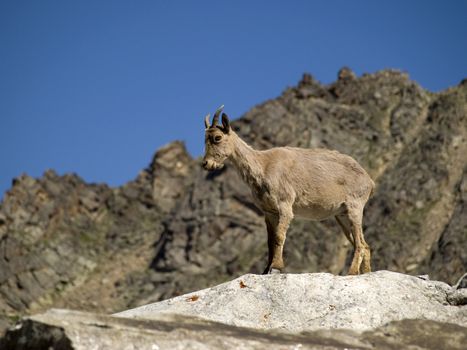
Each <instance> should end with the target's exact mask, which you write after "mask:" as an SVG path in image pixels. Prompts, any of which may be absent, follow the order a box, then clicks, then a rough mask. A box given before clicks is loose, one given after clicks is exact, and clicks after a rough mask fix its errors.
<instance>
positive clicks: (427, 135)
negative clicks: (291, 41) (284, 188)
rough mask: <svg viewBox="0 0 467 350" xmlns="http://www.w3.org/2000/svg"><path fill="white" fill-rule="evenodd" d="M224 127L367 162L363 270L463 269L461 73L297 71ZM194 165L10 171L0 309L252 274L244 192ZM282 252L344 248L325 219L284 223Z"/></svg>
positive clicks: (254, 229) (322, 261)
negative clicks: (369, 193)
mask: <svg viewBox="0 0 467 350" xmlns="http://www.w3.org/2000/svg"><path fill="white" fill-rule="evenodd" d="M201 125H202V118H201V119H200V127H201ZM233 127H234V129H235V130H236V131H237V132H238V133H239V134H240V136H242V137H243V138H244V139H245V140H246V141H247V142H249V143H251V144H252V145H253V146H254V147H256V148H258V149H265V148H269V147H273V146H284V145H291V146H299V147H326V148H332V149H337V150H339V151H341V152H343V153H347V154H349V155H351V156H353V157H354V158H355V159H357V160H358V161H359V162H360V163H361V164H362V165H363V166H364V167H365V168H366V169H367V170H368V172H369V173H370V175H371V176H372V177H373V179H374V180H375V182H376V184H377V190H376V193H375V195H374V197H373V198H372V199H371V200H370V202H369V203H368V205H367V208H366V212H365V217H364V225H365V227H364V230H365V235H366V238H367V241H368V243H369V244H370V246H371V248H372V253H373V269H374V270H378V269H389V270H395V271H400V272H408V273H411V274H429V275H430V277H432V278H434V279H438V280H443V281H446V282H448V283H450V284H453V283H455V282H456V280H457V279H458V278H459V277H460V276H461V275H462V274H463V273H464V272H465V271H466V270H467V250H466V249H465V247H466V246H467V211H466V210H467V209H466V200H467V197H466V193H467V191H466V188H467V85H466V84H461V85H459V86H457V87H454V88H451V89H448V90H446V91H444V92H441V93H439V94H433V93H430V92H427V91H425V90H423V89H422V88H421V87H419V86H418V85H417V84H416V83H414V82H412V81H410V80H409V79H408V77H407V75H405V74H402V73H400V72H397V71H391V70H387V71H381V72H377V73H375V74H370V75H364V76H362V77H358V78H357V77H356V76H355V74H354V73H353V72H352V71H351V70H349V69H348V68H346V69H343V70H341V71H340V72H339V76H338V80H337V81H336V82H335V83H333V84H331V85H328V86H325V85H322V84H320V83H319V82H317V81H316V80H315V79H314V78H313V77H312V76H311V75H304V77H303V79H302V80H301V81H300V82H299V84H298V85H297V86H296V87H293V88H289V89H287V90H286V91H285V92H284V93H283V94H282V95H281V96H280V97H278V98H276V99H274V100H270V101H267V102H265V103H263V104H261V105H258V106H256V107H254V108H253V109H252V110H251V111H250V112H248V113H247V114H246V115H245V116H243V117H242V118H241V119H239V120H237V121H235V122H234V123H233ZM198 163H199V162H198V161H195V160H192V159H191V158H190V156H189V155H188V154H187V152H186V150H185V148H184V146H183V145H182V144H181V143H180V142H175V143H172V144H170V145H168V146H166V147H164V148H162V149H161V150H159V151H158V152H157V153H156V155H155V157H154V159H153V161H152V162H151V165H150V166H149V168H148V169H145V170H143V171H142V172H141V173H140V174H139V175H138V177H137V178H136V179H135V180H134V181H131V182H129V183H128V184H126V185H124V186H122V187H120V188H109V187H108V186H106V185H102V184H86V183H84V182H83V181H82V180H81V179H80V178H79V177H77V176H76V175H65V176H58V175H56V174H55V173H53V172H52V171H49V172H47V173H46V174H44V176H43V177H42V178H40V179H33V178H30V177H28V176H26V175H24V176H21V177H19V178H18V179H16V180H15V182H14V185H13V187H12V189H11V190H10V191H9V192H8V193H7V194H6V195H5V197H4V200H3V202H2V203H1V204H0V314H2V315H3V319H4V320H8V319H9V318H11V317H14V316H15V315H17V314H18V313H24V312H31V311H36V310H37V311H38V310H42V309H43V308H45V307H49V306H51V305H55V306H60V307H74V308H80V309H87V310H93V311H96V310H98V311H106V312H111V311H118V310H121V309H125V308H128V307H130V306H134V305H137V304H141V303H146V302H150V301H157V300H160V299H163V298H168V297H171V296H174V295H177V294H181V293H184V292H187V291H191V290H197V289H201V288H205V287H208V286H211V285H213V284H216V283H220V282H223V281H226V280H228V279H231V278H232V277H233V276H238V275H240V274H243V273H247V272H255V273H256V272H260V271H262V269H264V264H265V262H266V233H265V227H264V223H263V218H262V215H261V213H260V212H258V210H257V209H256V208H255V207H254V205H253V202H252V199H251V195H250V193H249V189H248V188H247V187H246V185H244V184H243V183H242V182H241V180H240V178H239V177H238V176H237V174H236V172H235V171H234V169H233V168H232V167H231V166H229V165H227V166H226V168H225V169H223V170H222V171H218V172H215V173H206V172H205V171H204V170H202V169H201V168H200V166H199V164H198ZM285 250H286V252H285V255H286V256H285V260H286V270H287V272H321V271H322V272H332V273H335V274H338V273H343V272H344V271H345V266H346V263H347V264H348V260H349V256H350V254H351V247H349V245H348V244H347V243H346V240H345V237H344V235H343V234H341V232H340V230H339V228H338V226H337V225H336V224H335V222H334V221H323V222H306V221H298V220H296V221H294V223H293V225H292V226H291V228H290V230H289V233H288V238H287V242H286V245H285ZM1 318H2V317H0V319H1Z"/></svg>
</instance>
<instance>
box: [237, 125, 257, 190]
mask: <svg viewBox="0 0 467 350" xmlns="http://www.w3.org/2000/svg"><path fill="white" fill-rule="evenodd" d="M231 137H232V142H233V147H234V150H233V153H232V155H231V156H230V160H231V161H232V163H233V164H234V166H235V168H236V169H237V171H238V173H239V174H240V176H241V177H242V179H243V180H244V181H245V182H246V183H247V184H248V185H250V186H254V187H258V186H261V183H262V179H263V166H262V164H261V159H260V152H259V151H256V150H254V149H253V148H252V147H251V146H249V145H248V144H247V143H246V142H245V141H243V140H242V139H241V138H240V137H239V136H238V135H237V134H235V133H233V135H232V136H231Z"/></svg>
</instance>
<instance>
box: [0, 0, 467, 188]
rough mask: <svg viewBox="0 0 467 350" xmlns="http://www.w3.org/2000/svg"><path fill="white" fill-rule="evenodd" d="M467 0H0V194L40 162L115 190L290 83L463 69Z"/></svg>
mask: <svg viewBox="0 0 467 350" xmlns="http://www.w3.org/2000/svg"><path fill="white" fill-rule="evenodd" d="M466 16H467V2H466V1H421V0H418V1H415V0H412V1H385V2H383V1H298V0H295V1H271V0H269V1H253V0H250V1H129V0H128V1H115V0H113V1H64V0H57V1H48V0H41V1H37V0H36V1H26V0H24V1H19V0H11V1H9V0H1V1H0V130H1V137H0V160H1V162H0V164H1V165H0V167H1V168H0V197H1V196H2V194H3V193H4V191H6V190H7V189H8V188H9V187H10V186H11V180H12V178H13V177H15V176H18V175H20V174H21V173H23V172H25V173H27V174H29V175H32V176H34V177H38V176H41V175H42V173H43V172H44V171H45V170H46V169H49V168H53V169H55V170H56V171H57V172H58V173H59V174H63V173H66V172H76V173H78V174H79V175H80V176H81V177H83V178H84V179H85V180H86V181H88V182H106V183H108V184H110V185H112V186H117V185H121V184H123V183H125V182H126V181H129V180H131V179H133V178H134V177H135V176H136V175H137V173H138V172H139V171H140V170H141V169H143V168H144V167H146V166H147V165H148V164H149V162H150V159H151V157H152V155H153V153H154V152H155V150H156V149H157V148H159V147H160V146H162V145H164V144H166V143H168V142H170V141H173V140H177V139H179V140H184V141H185V142H186V144H187V147H188V149H189V151H190V152H191V153H192V155H194V156H198V155H201V153H202V150H203V140H204V138H203V117H204V115H205V114H206V113H208V112H213V111H214V110H215V109H216V108H217V107H218V106H219V105H220V104H225V106H226V112H227V113H228V114H229V115H230V116H231V118H238V117H240V116H241V115H242V114H243V113H245V112H246V111H247V110H248V109H250V108H251V107H252V106H254V105H255V104H258V103H261V102H263V101H265V100H266V99H270V98H274V97H276V96H278V95H280V94H281V92H282V91H283V90H284V89H285V88H286V87H287V86H292V85H295V84H296V83H297V82H298V80H299V79H300V77H301V75H302V74H303V73H304V72H310V73H311V74H312V75H313V76H315V77H316V78H317V79H318V80H320V81H322V82H323V83H330V82H332V81H334V80H335V77H336V74H337V71H338V69H339V68H340V67H342V66H344V65H346V66H349V67H351V68H352V69H353V70H354V71H355V72H356V73H357V74H358V75H360V74H362V73H365V72H374V71H377V70H380V69H384V68H397V69H400V70H403V71H406V72H408V73H409V74H410V76H411V78H412V79H414V80H416V81H417V82H419V83H420V84H422V85H423V86H424V87H425V88H427V89H429V90H432V91H440V90H443V89H445V88H447V87H449V86H452V85H457V84H458V83H459V82H460V81H461V80H462V79H463V78H466V77H467V39H466V38H467V21H466Z"/></svg>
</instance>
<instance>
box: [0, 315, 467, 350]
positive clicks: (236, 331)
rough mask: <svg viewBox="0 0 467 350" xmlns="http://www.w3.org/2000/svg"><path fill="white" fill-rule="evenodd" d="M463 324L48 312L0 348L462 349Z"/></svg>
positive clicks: (2, 342) (0, 342)
mask: <svg viewBox="0 0 467 350" xmlns="http://www.w3.org/2000/svg"><path fill="white" fill-rule="evenodd" d="M466 342H467V328H464V327H461V326H458V325H454V324H448V323H439V322H435V321H429V320H404V321H397V322H392V323H390V324H388V325H385V326H383V327H380V328H378V329H375V330H371V331H365V332H356V331H351V330H342V329H339V330H327V331H326V330H320V331H311V332H306V333H298V334H293V333H290V332H282V331H278V330H268V331H265V330H257V329H251V328H243V327H234V326H230V325H224V324H221V323H216V322H212V321H207V320H202V319H198V318H195V317H192V316H178V315H158V316H157V317H154V319H152V320H144V319H129V318H121V317H112V316H104V315H97V314H92V313H84V312H76V311H70V310H51V311H49V312H47V313H45V314H40V315H36V316H32V317H29V318H26V319H24V320H23V321H22V322H21V323H20V324H18V325H17V326H15V327H14V328H13V329H11V330H10V331H9V332H8V334H7V336H6V337H5V338H4V339H2V340H0V348H2V349H14V350H23V349H34V350H43V349H44V350H49V349H60V350H71V349H73V350H90V349H99V350H107V349H112V350H119V349H145V350H146V349H149V350H164V349H170V350H177V349H208V350H209V349H216V350H217V349H235V350H238V349H270V350H274V349H281V350H285V349H287V350H298V349H302V350H303V349H323V350H324V349H433V350H434V349H436V350H439V349H459V350H460V349H465V347H464V345H465V343H466Z"/></svg>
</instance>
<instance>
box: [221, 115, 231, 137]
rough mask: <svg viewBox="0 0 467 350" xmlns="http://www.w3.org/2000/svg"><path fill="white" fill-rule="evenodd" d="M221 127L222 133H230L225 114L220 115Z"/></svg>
mask: <svg viewBox="0 0 467 350" xmlns="http://www.w3.org/2000/svg"><path fill="white" fill-rule="evenodd" d="M222 126H223V129H224V130H223V131H224V133H226V134H228V133H229V132H230V121H229V117H227V114H225V113H222Z"/></svg>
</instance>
